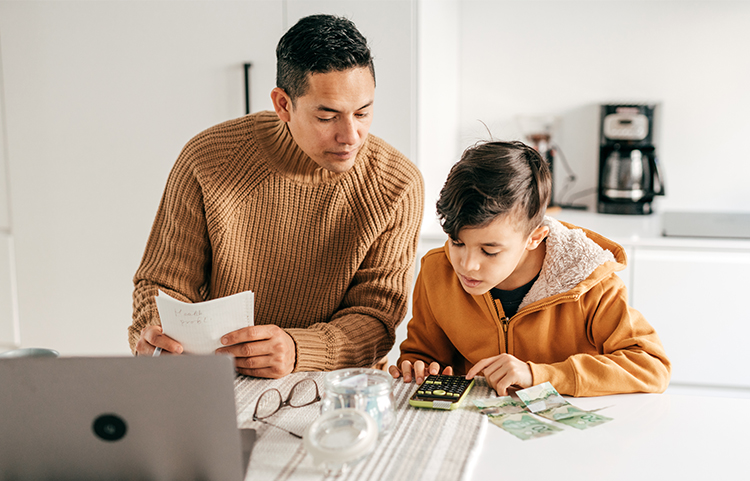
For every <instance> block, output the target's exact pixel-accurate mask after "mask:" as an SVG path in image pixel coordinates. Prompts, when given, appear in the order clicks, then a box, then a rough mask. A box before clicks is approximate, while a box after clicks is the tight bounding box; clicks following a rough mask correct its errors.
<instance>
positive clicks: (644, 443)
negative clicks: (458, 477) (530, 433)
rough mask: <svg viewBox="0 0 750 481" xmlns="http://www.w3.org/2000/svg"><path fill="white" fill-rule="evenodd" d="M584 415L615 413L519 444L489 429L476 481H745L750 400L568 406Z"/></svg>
mask: <svg viewBox="0 0 750 481" xmlns="http://www.w3.org/2000/svg"><path fill="white" fill-rule="evenodd" d="M567 399H568V402H570V403H571V404H573V405H574V406H577V407H580V408H581V409H587V410H590V409H596V408H600V407H605V406H611V407H609V408H607V409H603V410H602V411H600V414H603V415H605V416H608V417H611V418H614V419H613V420H612V421H609V422H608V423H605V424H602V425H600V426H596V427H593V428H590V429H586V430H583V431H579V430H577V429H573V428H569V427H568V426H563V425H560V427H561V428H563V430H564V431H563V432H561V433H557V434H554V435H552V436H548V437H544V438H538V439H532V440H528V441H521V440H520V439H517V438H515V437H514V436H512V435H510V434H509V433H507V432H505V431H503V430H502V429H500V428H499V427H497V426H495V425H493V424H490V425H489V426H488V427H487V432H486V437H485V440H484V443H483V448H482V452H481V454H480V457H479V460H478V462H477V465H476V466H475V467H474V472H473V477H472V479H475V480H489V479H542V478H544V479H550V480H554V481H565V480H576V481H582V480H594V479H606V480H608V481H612V480H627V481H633V480H637V481H646V480H652V479H653V480H660V481H664V480H681V479H688V480H690V479H706V480H708V479H712V480H713V479H748V478H749V477H750V475H748V467H747V461H746V459H747V457H748V447H750V440H748V434H747V433H748V431H749V428H750V399H740V398H726V397H705V396H687V395H676V394H626V395H618V396H604V397H593V398H567Z"/></svg>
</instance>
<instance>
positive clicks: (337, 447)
mask: <svg viewBox="0 0 750 481" xmlns="http://www.w3.org/2000/svg"><path fill="white" fill-rule="evenodd" d="M377 439H378V426H377V424H376V423H375V420H374V419H373V418H372V416H370V415H369V414H367V413H366V412H363V411H359V410H356V409H353V408H344V409H335V410H333V411H327V412H326V413H324V414H323V415H321V416H320V417H319V418H318V419H316V420H315V421H314V422H313V423H312V424H311V425H310V426H309V427H308V428H307V431H306V432H305V438H304V445H305V449H307V452H308V453H310V454H311V455H312V457H313V462H314V463H315V464H321V463H325V464H326V465H328V467H329V468H334V467H341V466H343V465H345V464H347V463H348V464H353V463H356V462H357V461H359V460H360V459H362V458H364V457H365V456H367V455H368V454H370V452H371V451H372V450H373V449H374V448H375V443H376V441H377Z"/></svg>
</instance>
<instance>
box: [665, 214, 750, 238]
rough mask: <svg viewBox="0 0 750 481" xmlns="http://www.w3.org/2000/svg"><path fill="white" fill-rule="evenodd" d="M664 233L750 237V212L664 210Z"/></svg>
mask: <svg viewBox="0 0 750 481" xmlns="http://www.w3.org/2000/svg"><path fill="white" fill-rule="evenodd" d="M662 235H663V236H665V237H710V238H724V239H750V212H664V213H663V214H662Z"/></svg>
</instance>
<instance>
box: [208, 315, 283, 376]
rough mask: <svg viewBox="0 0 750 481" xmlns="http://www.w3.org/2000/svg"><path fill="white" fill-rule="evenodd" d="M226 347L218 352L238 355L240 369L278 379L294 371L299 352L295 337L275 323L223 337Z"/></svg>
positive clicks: (255, 374) (235, 364)
mask: <svg viewBox="0 0 750 481" xmlns="http://www.w3.org/2000/svg"><path fill="white" fill-rule="evenodd" d="M221 343H222V344H224V345H225V346H226V347H220V348H219V349H217V350H216V353H217V354H231V355H232V356H234V366H235V368H236V369H237V372H239V373H240V374H245V375H248V376H255V377H267V378H273V379H277V378H280V377H284V376H286V375H287V374H289V373H291V372H292V371H293V370H294V363H295V361H296V360H297V354H296V350H295V345H294V339H292V336H290V335H289V334H288V333H287V332H286V331H285V330H283V329H282V328H280V327H279V326H276V325H274V324H267V325H263V326H250V327H243V328H242V329H238V330H236V331H232V332H230V333H229V334H226V335H225V336H224V337H222V338H221Z"/></svg>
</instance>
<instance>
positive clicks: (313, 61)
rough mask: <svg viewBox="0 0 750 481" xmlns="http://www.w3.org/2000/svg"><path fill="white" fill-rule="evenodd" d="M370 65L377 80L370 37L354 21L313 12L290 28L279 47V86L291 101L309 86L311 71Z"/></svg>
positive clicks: (277, 72) (330, 70) (338, 69)
mask: <svg viewBox="0 0 750 481" xmlns="http://www.w3.org/2000/svg"><path fill="white" fill-rule="evenodd" d="M362 67H367V68H369V69H370V73H372V80H373V82H374V81H375V65H374V63H373V60H372V54H371V53H370V47H368V46H367V40H366V39H365V37H363V36H362V34H361V33H359V30H357V27H356V26H355V25H354V23H353V22H352V21H351V20H348V19H346V18H343V17H337V16H334V15H310V16H309V17H304V18H302V19H300V21H298V22H297V23H296V24H295V25H294V26H293V27H292V28H290V29H289V30H288V31H287V32H286V33H285V34H284V36H283V37H281V40H279V44H278V45H277V46H276V86H277V87H279V88H281V89H284V91H285V92H286V93H287V95H289V97H290V98H291V99H292V103H294V101H295V100H296V99H297V98H298V97H301V96H303V95H305V93H307V88H308V80H307V74H308V73H327V72H340V71H343V70H348V69H350V68H362Z"/></svg>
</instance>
